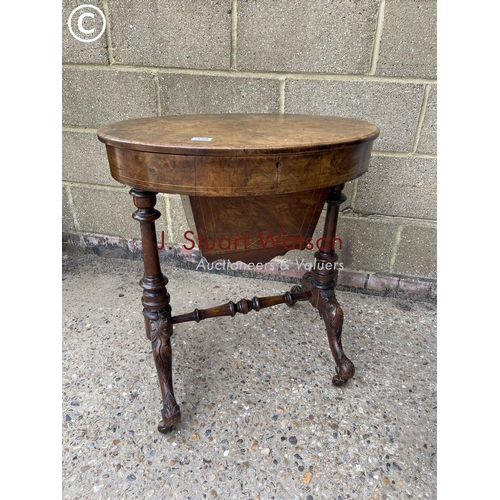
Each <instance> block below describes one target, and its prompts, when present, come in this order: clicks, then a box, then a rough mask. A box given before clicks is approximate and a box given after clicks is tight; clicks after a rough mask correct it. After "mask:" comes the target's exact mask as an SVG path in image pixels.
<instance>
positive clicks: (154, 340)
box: [130, 189, 181, 432]
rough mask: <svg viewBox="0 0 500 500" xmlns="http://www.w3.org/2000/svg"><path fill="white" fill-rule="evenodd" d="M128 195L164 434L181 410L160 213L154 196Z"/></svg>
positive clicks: (133, 191) (136, 192)
mask: <svg viewBox="0 0 500 500" xmlns="http://www.w3.org/2000/svg"><path fill="white" fill-rule="evenodd" d="M130 194H131V195H132V196H133V198H134V204H135V206H136V207H137V210H136V212H134V215H133V218H134V219H135V220H137V221H139V223H140V224H141V236H142V251H143V258H144V276H143V278H142V279H141V281H140V285H141V287H142V289H143V294H142V305H143V306H144V309H143V314H144V319H145V323H146V335H147V337H148V338H149V339H150V340H151V344H152V348H153V356H154V360H155V364H156V371H157V372H158V380H159V382H160V389H161V395H162V402H163V409H162V412H161V414H162V421H161V422H160V423H159V424H158V430H159V431H160V432H167V431H169V430H170V429H171V428H172V427H173V426H174V425H175V424H176V423H178V422H179V421H180V419H181V411H180V408H179V405H178V404H177V402H176V401H175V396H174V388H173V385H172V349H171V345H170V337H171V336H172V316H171V307H170V296H169V294H168V293H167V288H166V285H167V283H168V280H167V278H166V277H165V276H163V274H162V272H161V268H160V259H159V257H158V249H157V241H156V231H155V223H154V221H155V220H156V219H158V218H159V217H160V215H161V214H160V212H158V210H155V208H154V206H155V204H156V193H152V192H149V191H141V190H139V189H131V191H130Z"/></svg>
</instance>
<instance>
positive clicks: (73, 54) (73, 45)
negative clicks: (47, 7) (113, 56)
mask: <svg viewBox="0 0 500 500" xmlns="http://www.w3.org/2000/svg"><path fill="white" fill-rule="evenodd" d="M102 4H103V2H102V1H101V0H97V1H95V2H92V5H94V6H95V7H97V8H99V9H100V10H101V12H103V13H104V11H103V6H102ZM82 5H84V4H82V2H79V1H77V0H63V6H62V7H63V10H62V60H63V63H93V64H109V59H108V47H107V42H106V33H103V34H102V36H101V37H100V38H99V39H97V40H95V41H93V42H82V41H80V40H77V39H76V38H75V37H74V36H73V35H72V34H71V32H70V30H69V27H68V20H69V17H70V15H71V13H72V11H73V10H74V9H76V8H77V7H80V6H82ZM86 13H89V14H93V15H94V18H93V19H92V18H90V17H85V18H84V19H83V20H82V26H83V28H84V29H85V30H92V29H94V30H96V31H95V35H94V34H84V33H80V32H79V30H78V19H79V17H80V16H81V15H82V14H86ZM71 26H72V28H73V32H74V33H75V35H76V36H78V37H80V38H83V39H84V40H90V39H91V38H93V37H94V36H97V35H98V34H99V32H100V31H101V28H102V26H103V21H102V18H101V17H100V15H99V13H98V12H97V11H95V10H94V9H92V8H90V9H89V8H82V9H79V10H78V11H77V12H75V14H74V15H73V16H72V19H71Z"/></svg>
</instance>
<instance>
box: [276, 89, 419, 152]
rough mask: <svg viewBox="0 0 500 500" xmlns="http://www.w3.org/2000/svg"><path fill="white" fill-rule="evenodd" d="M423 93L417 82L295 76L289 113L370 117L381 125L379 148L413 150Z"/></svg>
mask: <svg viewBox="0 0 500 500" xmlns="http://www.w3.org/2000/svg"><path fill="white" fill-rule="evenodd" d="M423 95H424V86H423V85H419V84H413V83H394V82H373V81H364V82H362V81H336V80H308V79H291V80H288V81H287V82H286V87H285V113H299V114H313V115H339V116H346V117H348V118H358V119H361V120H366V121H369V122H371V123H373V124H374V125H377V126H378V127H379V129H380V136H379V138H378V139H377V140H376V141H375V143H374V146H373V149H374V150H375V151H401V152H410V151H411V150H412V147H413V140H414V137H415V132H416V130H417V125H418V117H419V114H420V108H421V106H422V99H423Z"/></svg>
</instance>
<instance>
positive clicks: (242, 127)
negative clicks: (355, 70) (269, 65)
mask: <svg viewBox="0 0 500 500" xmlns="http://www.w3.org/2000/svg"><path fill="white" fill-rule="evenodd" d="M378 134H379V130H378V128H377V127H376V126H375V125H372V124H371V123H368V122H365V121H362V120H355V119H352V118H342V117H338V116H309V115H278V114H222V115H178V116H157V117H151V118H138V119H132V120H124V121H121V122H116V123H111V124H109V125H105V126H103V127H102V128H101V129H100V130H99V132H98V137H99V140H100V141H102V142H104V143H105V144H108V145H110V146H115V147H118V148H125V149H133V150H137V151H149V152H152V153H164V154H189V155H202V156H249V155H265V154H276V153H278V154H279V153H285V154H286V153H303V152H309V151H320V150H324V149H333V148H335V147H345V146H348V145H355V144H360V143H362V142H365V141H373V140H374V139H376V138H377V137H378Z"/></svg>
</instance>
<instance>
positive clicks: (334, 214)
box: [292, 184, 354, 385]
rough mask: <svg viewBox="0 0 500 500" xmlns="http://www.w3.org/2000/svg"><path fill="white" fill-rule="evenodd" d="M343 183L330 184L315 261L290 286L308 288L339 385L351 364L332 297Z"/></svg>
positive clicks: (339, 311) (349, 374)
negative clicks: (297, 282)
mask: <svg viewBox="0 0 500 500" xmlns="http://www.w3.org/2000/svg"><path fill="white" fill-rule="evenodd" d="M343 188H344V184H339V185H337V186H334V187H332V189H331V191H330V194H329V196H328V200H327V205H328V207H327V213H326V220H325V227H324V230H323V238H324V248H323V249H322V250H318V251H317V252H316V253H315V254H314V257H315V265H314V267H313V270H312V271H311V272H308V273H306V274H304V276H303V277H302V286H300V287H294V288H292V292H298V291H299V290H300V291H311V292H312V295H311V298H310V299H309V302H310V303H311V304H312V305H313V306H314V307H315V308H316V309H317V310H318V312H319V314H320V316H321V317H322V318H323V320H324V322H325V326H326V333H327V336H328V342H329V344H330V349H331V351H332V354H333V358H334V359H335V364H336V367H335V370H336V372H337V375H334V377H333V379H332V383H333V384H334V385H342V384H344V383H345V382H347V380H349V379H350V378H351V377H352V376H353V375H354V364H353V363H352V362H351V361H350V360H349V359H348V358H347V356H346V355H345V353H344V350H343V349H342V340H341V337H342V324H343V322H344V314H343V312H342V309H341V307H340V305H339V303H338V301H337V298H336V297H335V285H336V284H337V277H338V269H336V262H337V260H338V255H337V254H336V253H335V250H334V242H335V240H334V239H335V232H336V230H337V220H338V214H339V206H340V205H341V204H342V203H343V202H344V201H345V200H346V196H345V195H344V194H342V189H343Z"/></svg>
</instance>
